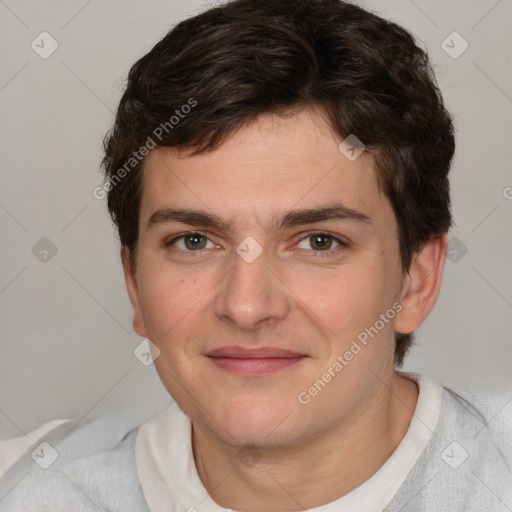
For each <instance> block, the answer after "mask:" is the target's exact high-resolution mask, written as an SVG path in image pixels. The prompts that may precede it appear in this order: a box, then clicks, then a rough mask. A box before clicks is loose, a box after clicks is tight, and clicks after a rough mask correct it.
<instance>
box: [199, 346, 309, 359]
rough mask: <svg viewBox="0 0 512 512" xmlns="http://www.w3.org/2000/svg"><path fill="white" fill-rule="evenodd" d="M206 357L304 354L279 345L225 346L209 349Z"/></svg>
mask: <svg viewBox="0 0 512 512" xmlns="http://www.w3.org/2000/svg"><path fill="white" fill-rule="evenodd" d="M206 355H207V356H208V357H229V358H234V359H268V358H272V359H273V358H279V359H291V358H297V357H303V356H305V355H306V354H301V353H299V352H292V351H291V350H286V349H283V348H279V347H260V348H252V349H247V348H242V347H238V346H225V347H219V348H216V349H214V350H210V352H208V353H207V354H206Z"/></svg>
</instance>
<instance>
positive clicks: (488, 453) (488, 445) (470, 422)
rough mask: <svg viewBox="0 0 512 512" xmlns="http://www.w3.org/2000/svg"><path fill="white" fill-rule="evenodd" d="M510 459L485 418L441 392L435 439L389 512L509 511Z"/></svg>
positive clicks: (474, 408) (465, 402)
mask: <svg viewBox="0 0 512 512" xmlns="http://www.w3.org/2000/svg"><path fill="white" fill-rule="evenodd" d="M419 419H420V420H421V418H419ZM511 460H512V451H504V450H503V446H500V445H499V443H498V442H497V439H496V432H494V431H493V429H492V427H491V422H490V420H489V418H488V417H487V416H486V414H485V413H483V412H482V411H481V410H480V409H479V408H478V407H477V406H475V405H474V404H473V403H471V402H470V401H469V400H467V399H465V398H463V397H462V396H461V395H459V394H458V393H456V392H455V391H453V390H451V389H449V388H446V387H443V388H442V406H441V411H440V414H439V419H438V422H437V425H436V427H435V429H434V430H433V432H432V436H431V439H430V441H429V443H428V445H427V446H426V448H425V449H424V451H423V452H422V454H421V456H420V458H419V459H418V462H417V464H416V465H415V467H414V468H413V470H412V471H411V473H410V474H409V475H408V477H407V479H406V481H405V482H404V484H403V486H402V488H401V490H400V493H399V495H398V496H396V497H395V498H396V499H395V500H394V502H393V504H392V506H391V507H390V508H389V509H386V510H389V511H394V510H395V508H396V507H398V508H396V510H400V509H402V508H403V511H402V512H405V511H406V510H422V511H430V510H432V511H434V510H436V511H437V510H464V511H465V512H477V511H478V512H487V511H489V512H491V511H492V512H501V511H503V512H506V511H510V510H512V470H511V465H510V463H511Z"/></svg>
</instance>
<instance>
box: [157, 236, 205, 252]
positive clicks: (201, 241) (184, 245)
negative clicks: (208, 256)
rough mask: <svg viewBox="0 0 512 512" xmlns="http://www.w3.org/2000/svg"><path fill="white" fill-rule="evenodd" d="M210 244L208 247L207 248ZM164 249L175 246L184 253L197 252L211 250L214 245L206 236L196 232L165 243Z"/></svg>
mask: <svg viewBox="0 0 512 512" xmlns="http://www.w3.org/2000/svg"><path fill="white" fill-rule="evenodd" d="M208 243H210V246H208ZM165 246H166V247H171V246H175V247H177V248H178V249H180V250H182V251H186V252H196V251H197V252H198V251H202V250H205V249H212V248H213V247H215V245H214V243H213V242H212V241H211V240H209V239H208V237H207V236H206V235H204V234H203V233H200V232H198V231H191V232H189V233H184V234H183V235H180V236H177V237H175V238H173V239H172V240H169V241H167V242H165Z"/></svg>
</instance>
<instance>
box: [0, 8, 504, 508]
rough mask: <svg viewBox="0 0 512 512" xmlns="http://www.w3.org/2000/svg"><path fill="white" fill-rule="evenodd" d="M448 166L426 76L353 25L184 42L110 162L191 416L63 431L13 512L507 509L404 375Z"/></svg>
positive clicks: (299, 17) (307, 19) (453, 424)
mask: <svg viewBox="0 0 512 512" xmlns="http://www.w3.org/2000/svg"><path fill="white" fill-rule="evenodd" d="M453 152H454V137H453V128H452V124H451V119H450V115H449V114H448V113H447V112H446V110H445V108H444V106H443V101H442V98H441V95H440V93H439V91H438V89H437V86H436V84H435V79H434V77H433V75H432V72H431V68H430V66H429V63H428V59H427V57H426V55H425V53H424V52H423V51H422V50H421V49H420V48H419V47H417V46H416V44H415V43H414V40H413V38H412V36H411V35H410V34H408V33H407V32H406V31H405V30H404V29H402V28H400V27H398V26H397V25H395V24H392V23H390V22H387V21H385V20H382V19H380V18H379V17H377V16H375V15H373V14H371V13H368V12H366V11H365V10H363V9H361V8H359V7H357V6H354V5H352V4H348V3H345V2H342V1H340V0H277V1H276V0H273V1H270V0H257V1H256V0H235V1H233V2H231V3H229V4H227V5H225V6H222V7H219V8H215V9H211V10H209V11H207V12H205V13H203V14H201V15H199V16H197V17H195V18H192V19H189V20H187V21H184V22H182V23H181V24H179V25H178V26H177V27H176V28H174V29H173V30H172V31H171V32H169V34H168V35H167V36H166V37H165V38H164V39H162V40H161V41H160V42H159V43H158V44H157V45H156V46H155V47H154V48H153V49H152V50H151V52H149V53H148V54H147V55H146V56H144V57H143V58H142V59H140V60H139V61H138V62H137V63H136V64H135V65H134V66H133V68H132V69H131V71H130V75H129V80H128V85H127V88H126V91H125V93H124V95H123V98H122V99H121V102H120V106H119V110H118V113H117V117H116V122H115V126H114V128H113V130H112V131H111V133H110V134H109V135H108V137H107V138H106V141H105V158H104V161H103V167H104V170H105V174H106V178H107V180H106V184H105V187H104V189H103V190H104V191H105V192H106V193H108V207H109V211H110V214H111V215H112V218H113V220H114V222H115V223H116V226H117V228H118V231H119V236H120V241H121V258H122V263H123V267H124V273H125V278H126V285H127V291H128V294H129V297H130V301H131V304H132V307H133V312H134V319H133V326H134V329H135V331H136V332H137V334H139V335H140V336H142V337H144V338H147V339H148V345H149V347H150V349H151V354H152V356H153V359H154V364H155V367H156V370H157V372H158V374H159V376H160V379H161V380H162V383H163V384H164V386H165V387H166V389H167V390H168V392H169V393H170V395H171V396H172V398H173V399H174V400H175V401H176V404H177V405H175V406H172V407H171V408H170V409H169V410H167V411H164V413H162V414H161V415H159V416H158V417H156V418H154V419H153V420H151V421H149V422H148V423H146V424H144V425H142V426H141V427H140V428H138V429H135V430H132V431H130V432H123V433H120V432H119V429H118V427H116V428H115V429H112V431H111V432H109V433H108V434H105V435H104V436H103V437H102V435H101V432H102V429H108V428H109V427H108V426H105V425H104V423H102V422H101V420H98V421H92V422H89V423H88V424H86V425H81V426H77V427H76V428H75V429H74V430H73V432H71V433H70V432H69V426H68V425H66V424H65V425H61V426H59V427H57V428H56V429H53V430H52V431H51V432H50V433H49V434H48V435H47V436H45V437H44V439H45V442H47V443H48V446H47V449H49V448H51V447H54V448H55V449H56V450H57V451H59V453H60V457H59V460H57V461H56V462H55V464H54V465H52V467H50V468H48V469H46V470H40V468H34V465H33V463H32V462H33V461H31V459H30V456H29V455H26V456H25V457H23V458H22V459H21V460H20V461H18V462H17V463H16V464H15V465H14V466H13V467H12V468H11V469H10V470H9V472H8V473H7V474H6V476H5V478H4V483H3V488H0V490H1V491H4V492H6V491H7V489H10V491H9V493H8V494H7V495H6V496H5V498H4V499H3V500H2V501H0V506H1V507H3V508H2V510H43V509H44V510H79V509H80V510H95V509H105V510H137V511H139V510H141V511H142V510H144V511H147V510H150V511H152V512H160V511H164V510H176V511H195V510H197V511H198V512H202V511H222V510H239V511H299V510H311V509H314V510H315V511H318V512H327V511H334V510H336V511H338V512H339V511H349V510H350V511H355V510H356V511H365V512H367V511H383V510H386V511H399V510H404V511H406V510H409V511H413V510H414V511H419V510H421V511H439V510H457V511H459V510H460V511H473V510H474V511H477V510H478V511H485V510H489V511H491V510H492V511H493V512H496V511H501V510H503V511H505V510H511V509H512V476H511V473H510V469H509V467H508V465H507V462H506V460H505V458H504V456H503V454H502V453H501V452H500V451H499V450H498V448H497V447H496V445H495V443H494V441H493V438H492V436H491V435H490V433H489V432H488V430H487V429H486V422H485V419H484V418H483V417H482V416H481V415H480V414H479V413H478V411H476V410H475V409H474V408H473V407H472V406H471V405H470V404H469V403H468V402H466V401H465V400H464V399H463V398H461V397H459V396H458V395H457V394H456V393H454V392H452V391H450V390H448V389H446V388H443V387H442V386H440V385H439V384H438V383H436V382H435V381H433V380H431V379H429V378H428V377H426V376H422V375H418V374H412V373H406V372H400V371H398V370H396V369H395V367H400V366H401V365H402V362H403V359H404V357H405V355H406V353H407V350H408V348H409V347H410V345H411V342H412V333H413V332H414V331H415V330H416V329H417V328H418V327H419V326H420V325H421V324H422V322H423V321H424V320H425V318H426V317H427V316H428V314H429V313H430V311H431V310H432V308H433V306H434V304H435V301H436V299H437V296H438V294H439V289H440V286H441V280H442V272H443V266H444V261H445V257H446V233H447V231H448V229H449V228H450V226H451V214H450V197H449V182H448V171H449V167H450V162H451V159H452V156H453ZM100 437H102V439H101V442H100V441H98V438H100ZM31 463H32V465H31ZM27 473H28V475H27ZM24 474H25V476H24V477H23V481H22V482H21V483H19V485H16V486H15V487H14V488H12V485H13V484H14V483H16V479H19V478H21V477H22V476H23V475H24ZM3 494H4V493H2V495H3ZM66 507H67V508H66Z"/></svg>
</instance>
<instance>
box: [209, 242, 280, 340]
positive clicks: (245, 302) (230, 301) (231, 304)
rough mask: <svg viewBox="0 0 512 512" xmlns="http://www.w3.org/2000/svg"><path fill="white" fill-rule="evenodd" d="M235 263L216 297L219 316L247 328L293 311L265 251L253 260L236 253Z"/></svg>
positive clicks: (233, 262) (255, 326) (269, 322)
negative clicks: (250, 260) (247, 259)
mask: <svg viewBox="0 0 512 512" xmlns="http://www.w3.org/2000/svg"><path fill="white" fill-rule="evenodd" d="M231 265H232V267H231V269H230V271H229V272H228V274H227V275H226V277H225V279H223V280H222V282H221V284H220V286H219V287H218V288H217V294H216V296H215V298H214V312H215V315H216V316H217V317H218V318H220V319H221V320H223V321H225V322H229V323H232V324H233V325H236V326H237V327H238V328H239V329H243V330H247V331H252V330H256V329H258V328H260V327H261V326H263V325H268V324H273V323H277V322H278V321H280V320H283V319H284V318H286V316H287V315H288V314H289V311H290V300H289V295H288V294H287V288H286V286H285V285H284V283H283V282H282V281H281V279H280V278H279V277H278V272H277V271H276V270H274V269H273V268H272V267H271V261H270V258H268V257H267V254H266V253H265V251H263V253H262V254H260V256H259V257H258V258H257V259H256V260H254V261H252V262H250V263H249V262H248V261H246V260H245V259H244V258H242V257H241V256H239V255H238V254H235V255H234V256H233V260H232V263H231ZM288 293H289V292H288Z"/></svg>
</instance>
